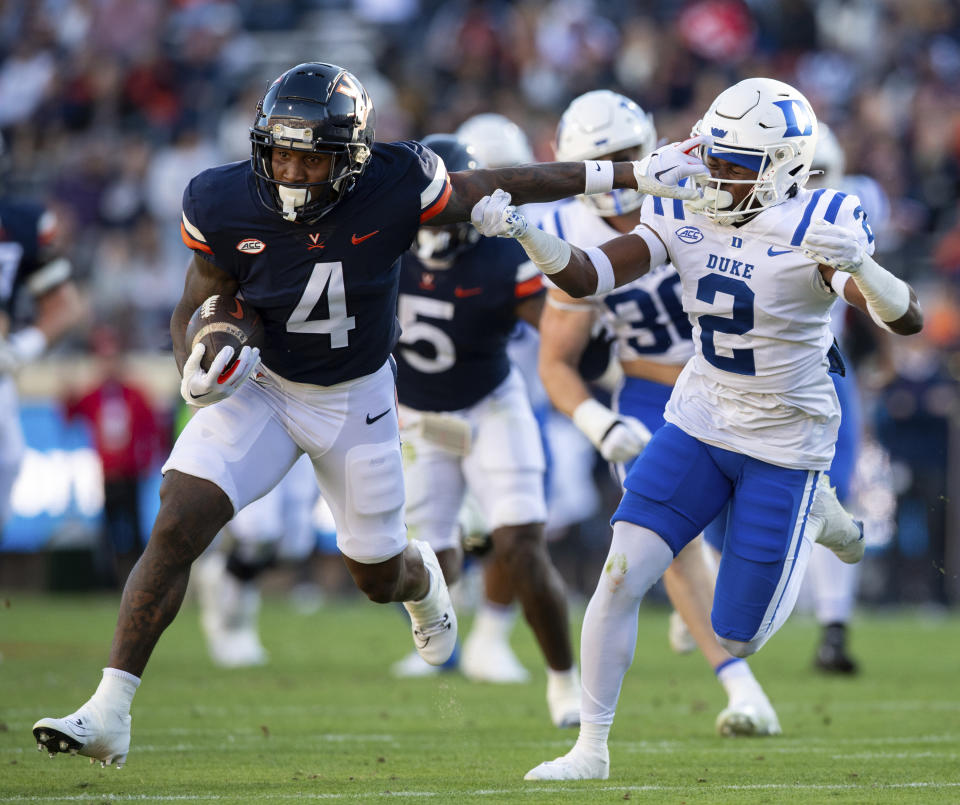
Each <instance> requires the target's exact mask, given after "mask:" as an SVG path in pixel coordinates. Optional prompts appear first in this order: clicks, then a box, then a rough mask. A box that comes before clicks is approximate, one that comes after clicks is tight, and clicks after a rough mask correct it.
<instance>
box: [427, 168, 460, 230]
mask: <svg viewBox="0 0 960 805" xmlns="http://www.w3.org/2000/svg"><path fill="white" fill-rule="evenodd" d="M452 192H453V185H451V184H450V177H449V176H448V177H447V179H446V181H445V182H444V186H443V192H442V193H441V194H440V198H438V199H437V200H436V201H434V202H433V204H431V205H430V206H429V207H427V208H426V209H425V210H424V211H423V212H422V213H420V223H421V224H422V223H424V222H425V221H429V220H430V219H431V218H433V216H435V215H437V214H438V213H440V212H443V208H444V207H446V206H447V202H448V201H449V200H450V194H451V193H452Z"/></svg>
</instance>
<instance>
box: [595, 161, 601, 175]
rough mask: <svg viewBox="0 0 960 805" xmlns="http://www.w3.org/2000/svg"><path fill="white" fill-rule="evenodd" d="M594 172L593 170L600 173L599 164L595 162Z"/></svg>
mask: <svg viewBox="0 0 960 805" xmlns="http://www.w3.org/2000/svg"><path fill="white" fill-rule="evenodd" d="M594 170H595V171H596V172H597V173H599V172H600V163H599V162H597V163H596V164H595V165H594Z"/></svg>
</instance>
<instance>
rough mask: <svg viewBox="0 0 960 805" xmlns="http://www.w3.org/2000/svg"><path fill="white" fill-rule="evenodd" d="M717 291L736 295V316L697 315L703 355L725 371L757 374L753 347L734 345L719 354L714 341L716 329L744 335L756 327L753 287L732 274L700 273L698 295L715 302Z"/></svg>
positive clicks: (719, 331) (734, 309)
mask: <svg viewBox="0 0 960 805" xmlns="http://www.w3.org/2000/svg"><path fill="white" fill-rule="evenodd" d="M718 293H723V294H729V295H730V296H732V297H733V316H732V317H728V316H699V317H698V318H697V321H698V322H699V324H700V345H701V347H702V349H703V357H704V358H706V360H707V362H708V363H711V364H713V365H714V366H716V367H717V368H718V369H723V370H724V371H725V372H735V373H736V374H738V375H755V374H756V373H757V370H756V365H755V363H754V359H753V350H752V349H731V350H730V351H731V353H732V355H731V356H726V355H718V354H717V349H716V347H715V346H714V343H713V334H714V333H729V334H730V335H743V334H744V333H746V332H748V331H750V330H752V329H753V298H754V293H753V289H752V288H751V287H750V286H749V285H747V283H745V282H742V281H741V280H735V279H733V278H732V277H723V276H720V275H719V274H708V275H707V276H705V277H701V279H700V282H699V283H698V284H697V299H699V300H700V301H701V302H706V303H707V304H713V302H714V300H715V299H716V297H717V294H718Z"/></svg>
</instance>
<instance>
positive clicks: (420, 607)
mask: <svg viewBox="0 0 960 805" xmlns="http://www.w3.org/2000/svg"><path fill="white" fill-rule="evenodd" d="M410 542H411V544H412V545H415V546H416V547H417V550H419V551H420V555H421V556H422V557H423V564H424V567H426V569H427V573H428V574H429V576H430V589H429V590H428V591H427V594H426V596H425V597H424V598H422V599H421V600H420V601H404V602H403V606H404V608H405V609H406V610H407V612H408V613H410V629H411V631H412V632H413V644H414V646H416V648H417V653H419V654H420V656H421V657H423V659H424V660H426V661H427V662H428V663H429V664H430V665H443V664H444V663H445V662H446V661H447V660H448V659H450V655H451V654H453V650H454V648H456V646H457V614H456V613H455V612H454V611H453V604H452V603H451V602H450V592H449V591H448V590H447V583H446V581H444V579H443V571H442V570H441V569H440V562H438V561H437V555H436V554H435V553H434V552H433V548H431V547H430V546H429V545H428V544H427V543H426V542H424V541H423V540H416V539H415V540H411V541H410Z"/></svg>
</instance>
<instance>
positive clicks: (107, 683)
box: [90, 668, 140, 714]
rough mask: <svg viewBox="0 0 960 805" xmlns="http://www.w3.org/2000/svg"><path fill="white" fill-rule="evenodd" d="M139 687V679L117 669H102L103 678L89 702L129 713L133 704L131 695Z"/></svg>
mask: <svg viewBox="0 0 960 805" xmlns="http://www.w3.org/2000/svg"><path fill="white" fill-rule="evenodd" d="M138 687H140V677H138V676H134V675H133V674H128V673H127V672H126V671H121V670H120V669H119V668H104V669H103V678H102V679H101V680H100V684H99V685H98V686H97V690H96V693H94V694H93V696H91V697H90V700H91V701H95V702H96V703H97V704H99V705H101V706H103V707H105V708H107V709H110V710H117V711H119V712H121V713H124V714H126V713H129V712H130V705H131V704H133V694H135V693H136V692H137V688H138Z"/></svg>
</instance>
